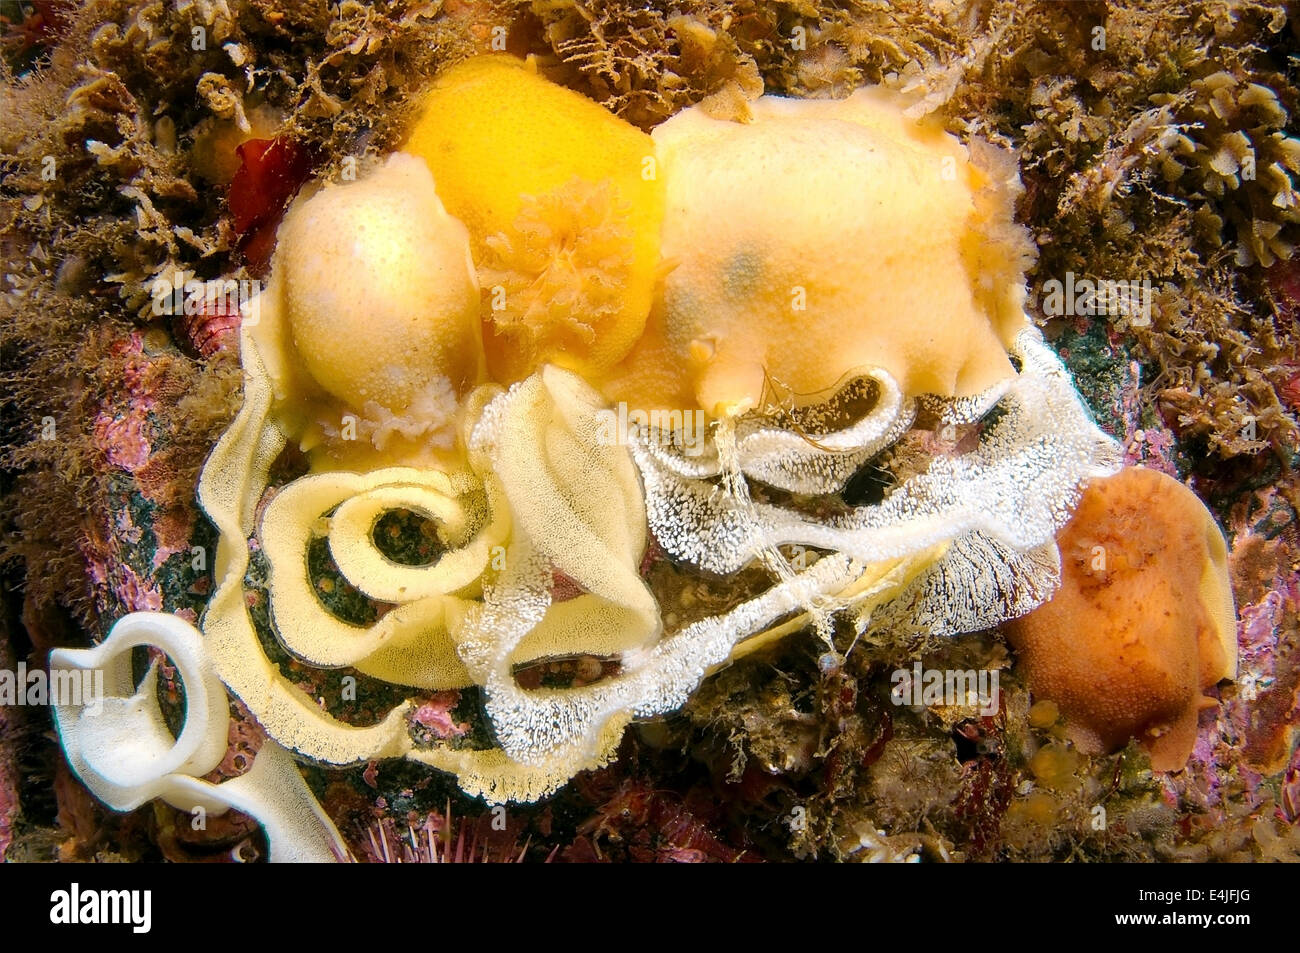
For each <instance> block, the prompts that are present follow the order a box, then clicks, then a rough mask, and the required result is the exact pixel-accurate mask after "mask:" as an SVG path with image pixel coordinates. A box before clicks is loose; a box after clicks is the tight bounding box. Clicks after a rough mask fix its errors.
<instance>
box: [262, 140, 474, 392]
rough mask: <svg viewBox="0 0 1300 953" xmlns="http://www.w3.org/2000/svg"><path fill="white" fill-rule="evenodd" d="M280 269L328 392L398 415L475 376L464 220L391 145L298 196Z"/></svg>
mask: <svg viewBox="0 0 1300 953" xmlns="http://www.w3.org/2000/svg"><path fill="white" fill-rule="evenodd" d="M278 243H279V244H278V248H279V252H278V254H277V256H276V262H275V267H276V270H277V273H278V274H277V278H278V279H279V282H280V284H279V287H280V288H282V293H283V296H284V297H283V301H284V306H285V313H286V315H287V318H288V324H289V329H290V332H291V334H292V337H293V344H294V347H295V350H296V353H297V355H298V356H299V358H300V359H301V361H302V363H303V365H304V367H305V369H306V370H307V372H308V373H309V374H310V375H311V377H312V378H313V379H314V380H315V381H316V383H317V384H319V385H320V386H321V387H323V388H324V389H325V390H326V391H328V392H329V393H330V394H332V395H334V396H335V397H337V398H339V399H340V400H342V401H344V402H345V403H346V404H348V405H349V406H350V407H352V408H354V409H357V410H361V409H363V408H364V407H365V405H366V404H367V403H370V402H373V403H375V404H378V405H379V406H381V407H383V408H385V409H386V410H388V411H391V412H395V413H400V412H401V411H403V410H405V409H406V408H407V407H408V406H409V405H410V404H411V403H412V402H413V401H414V400H415V399H416V397H417V396H418V395H420V394H421V393H427V392H429V391H430V390H431V389H434V390H441V391H443V392H444V393H446V395H447V397H448V398H454V397H459V396H461V395H463V394H465V393H466V392H467V391H468V390H469V389H470V388H471V387H473V386H474V385H475V384H477V383H479V381H480V379H481V376H482V367H483V359H482V345H481V342H480V338H479V328H478V285H477V282H476V279H475V275H474V269H473V265H472V263H471V261H470V258H469V245H468V242H467V238H466V234H465V229H464V226H462V225H461V224H460V223H459V222H457V221H456V220H455V219H453V218H451V217H450V216H449V215H448V214H447V212H446V210H445V209H444V208H443V206H442V203H441V202H440V201H439V200H438V195H437V193H436V192H434V188H433V179H432V178H431V177H430V176H429V173H428V170H427V169H425V168H424V166H423V165H422V164H421V163H420V162H419V161H417V160H415V159H412V158H411V157H409V156H403V155H395V156H393V157H391V158H390V159H389V160H388V161H387V163H385V164H384V165H383V166H381V167H380V168H379V169H376V170H375V171H374V172H373V173H372V174H370V175H368V176H365V177H364V178H362V179H360V180H358V181H356V182H351V183H346V184H344V185H339V186H327V187H326V188H324V189H322V190H321V191H319V192H317V193H316V194H315V195H313V196H312V197H311V198H309V199H307V200H306V201H304V202H298V203H295V204H294V206H293V209H292V210H291V211H290V212H289V214H288V215H287V216H286V217H285V220H284V224H283V225H282V226H281V227H280V231H279V234H278Z"/></svg>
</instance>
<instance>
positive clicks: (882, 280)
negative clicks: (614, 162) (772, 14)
mask: <svg viewBox="0 0 1300 953" xmlns="http://www.w3.org/2000/svg"><path fill="white" fill-rule="evenodd" d="M900 106H901V103H899V102H898V101H897V100H896V99H895V98H894V97H893V96H892V95H891V94H890V93H888V92H886V91H883V90H878V89H863V90H859V91H858V92H856V93H854V94H853V95H852V96H851V97H849V98H848V99H847V100H843V101H838V102H836V101H807V100H790V99H782V98H779V97H774V96H764V97H762V98H761V99H759V100H758V101H756V102H755V103H752V104H751V112H752V121H751V122H748V123H741V122H732V121H728V120H721V119H715V118H712V117H710V116H709V115H708V114H706V113H705V112H704V111H702V110H700V109H699V108H694V109H688V110H686V111H684V112H682V113H679V114H678V115H677V116H675V117H673V118H672V119H670V120H668V121H667V122H665V123H664V124H663V125H661V126H659V127H658V128H657V129H655V131H654V134H653V135H654V140H655V143H656V145H657V147H658V150H659V157H660V160H661V163H662V168H663V174H664V179H665V188H666V190H667V207H666V211H665V217H664V230H663V244H662V249H661V252H662V255H663V258H664V261H665V266H664V267H665V270H666V271H667V274H666V276H665V278H664V280H663V283H662V286H661V288H660V290H659V294H658V295H657V297H656V301H655V312H656V313H655V315H654V316H653V317H652V319H651V329H652V330H651V333H648V334H647V335H646V337H645V338H644V339H643V340H642V342H641V343H640V344H639V345H638V348H637V350H636V351H635V352H634V353H633V354H632V355H631V357H630V358H629V359H628V361H626V362H625V363H624V365H623V366H622V367H621V368H620V369H619V370H618V371H617V372H616V373H614V374H613V375H611V376H610V378H609V380H608V381H607V382H606V384H605V388H604V389H605V390H606V392H607V393H608V394H610V395H611V396H612V397H614V398H615V399H624V400H626V401H627V402H628V404H629V406H643V407H658V406H665V405H667V406H680V405H679V404H676V403H675V402H676V401H680V400H681V399H682V397H683V389H682V385H681V384H680V383H677V382H683V381H684V382H686V386H687V388H688V389H689V391H690V392H691V393H692V395H693V397H694V402H695V403H697V404H698V406H699V407H702V408H703V409H704V410H706V411H707V412H709V413H710V414H713V415H715V416H723V415H726V414H734V413H740V412H743V411H744V410H746V409H749V408H752V407H755V406H758V405H759V404H760V402H761V398H762V395H763V391H764V386H765V383H768V382H769V378H770V382H775V383H778V384H779V385H781V386H782V388H783V389H784V390H786V391H793V392H794V393H795V394H811V393H814V392H817V391H821V390H824V389H825V388H827V387H830V386H832V385H834V384H835V383H836V382H837V381H838V380H839V379H840V378H841V377H842V376H843V375H844V374H845V373H846V372H848V371H850V370H852V369H854V368H855V367H859V366H872V367H883V368H884V369H885V370H887V371H889V372H890V373H891V374H892V375H893V376H894V377H895V378H896V379H897V380H898V381H899V383H900V385H901V386H902V389H903V391H904V393H905V394H908V395H915V394H920V393H933V394H937V395H940V396H944V397H954V396H956V397H960V396H967V395H970V394H974V393H978V392H980V391H982V390H984V389H985V388H987V387H989V386H991V385H993V384H994V383H996V382H997V381H998V380H1000V379H1002V378H1005V377H1009V376H1010V375H1011V374H1012V368H1011V365H1010V363H1009V362H1008V360H1007V356H1006V353H1005V348H1006V345H1007V344H1009V343H1010V341H1011V340H1012V338H1013V337H1014V334H1015V332H1016V330H1017V329H1018V328H1019V327H1021V326H1022V324H1023V321H1024V316H1023V311H1022V307H1021V306H1022V303H1023V285H1024V273H1023V269H1024V265H1025V262H1026V261H1027V260H1028V259H1027V255H1028V248H1029V246H1028V244H1027V239H1026V238H1024V236H1023V235H1022V234H1020V233H1019V231H1018V230H1016V229H1015V228H1014V227H1013V226H1012V225H1011V224H1010V222H1011V218H1010V212H1009V209H1008V208H1007V206H1006V203H1005V202H999V201H992V200H990V199H989V197H988V196H989V195H990V194H991V193H992V191H993V186H994V181H993V178H992V176H991V175H990V173H988V172H986V171H984V170H982V169H980V168H978V167H977V166H976V165H975V164H974V163H972V161H971V158H970V156H969V155H968V153H967V150H966V148H965V147H964V146H962V145H961V143H959V142H958V141H957V139H955V138H954V137H953V136H951V135H949V134H947V133H946V132H944V131H943V130H942V129H941V128H940V127H939V126H938V125H936V124H934V123H932V122H915V121H912V120H910V119H907V118H906V117H905V116H904V115H903V113H902V112H901V109H900ZM669 269H670V270H669Z"/></svg>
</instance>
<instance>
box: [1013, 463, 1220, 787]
mask: <svg viewBox="0 0 1300 953" xmlns="http://www.w3.org/2000/svg"><path fill="white" fill-rule="evenodd" d="M1057 542H1058V544H1059V546H1060V549H1061V577H1062V581H1061V589H1060V591H1059V592H1057V594H1056V595H1055V596H1054V597H1053V598H1052V600H1051V601H1050V602H1048V603H1046V604H1045V605H1043V606H1041V607H1040V608H1038V609H1037V610H1035V611H1034V612H1031V613H1030V614H1029V615H1027V616H1025V617H1023V618H1021V619H1017V620H1016V621H1014V622H1012V623H1010V624H1009V625H1008V626H1006V630H1005V631H1006V634H1007V637H1008V639H1009V640H1010V642H1011V644H1012V646H1013V647H1014V648H1015V649H1016V651H1017V653H1018V655H1019V662H1020V664H1021V665H1022V666H1024V668H1025V669H1026V670H1027V672H1028V677H1029V684H1030V687H1031V689H1032V691H1033V693H1034V695H1035V696H1036V697H1037V698H1040V699H1050V700H1051V701H1053V702H1055V703H1056V704H1057V705H1058V706H1059V707H1060V710H1061V712H1062V713H1063V714H1064V715H1065V717H1066V723H1067V731H1068V734H1069V737H1070V738H1071V740H1073V741H1074V742H1075V744H1076V746H1077V747H1078V748H1079V750H1081V751H1083V752H1085V753H1089V754H1098V753H1101V752H1103V751H1113V750H1116V749H1118V748H1121V747H1123V746H1124V745H1125V744H1127V743H1128V740H1129V739H1130V738H1137V739H1138V740H1139V741H1140V742H1141V743H1142V744H1143V746H1144V747H1146V748H1147V750H1148V751H1149V752H1150V754H1151V764H1152V766H1153V767H1154V768H1155V769H1156V770H1161V771H1176V770H1178V769H1180V768H1181V767H1182V766H1183V765H1184V764H1185V763H1186V761H1187V758H1188V757H1189V756H1190V755H1191V752H1192V746H1193V745H1194V744H1195V741H1196V721H1197V713H1198V712H1199V711H1200V710H1201V709H1202V708H1204V707H1207V706H1213V705H1214V704H1215V702H1214V701H1213V700H1212V699H1209V698H1206V697H1205V696H1204V695H1203V694H1202V692H1203V691H1204V690H1205V689H1208V688H1210V687H1211V686H1213V685H1214V684H1216V683H1217V682H1218V681H1220V680H1221V679H1225V678H1233V677H1235V676H1236V669H1237V641H1236V612H1235V609H1234V606H1233V599H1232V589H1231V586H1230V584H1229V581H1228V568H1227V545H1226V543H1225V541H1224V538H1223V534H1222V533H1221V532H1220V530H1219V527H1218V525H1217V524H1216V523H1215V521H1214V517H1213V516H1211V515H1210V512H1209V511H1208V510H1207V509H1206V508H1205V505H1204V504H1203V503H1201V501H1200V500H1199V499H1198V498H1197V497H1196V495H1195V494H1194V493H1192V491H1191V490H1189V489H1188V488H1187V487H1185V486H1183V484H1181V483H1179V482H1178V481H1177V480H1175V479H1173V478H1172V477H1168V476H1165V475H1164V474H1162V473H1158V472H1156V471H1154V470H1145V469H1140V468H1133V469H1125V470H1121V471H1120V472H1119V473H1117V474H1116V475H1114V476H1112V477H1107V478H1105V479H1101V480H1094V481H1093V482H1091V483H1090V484H1089V485H1088V487H1087V488H1086V490H1085V491H1084V494H1083V498H1082V500H1081V501H1080V503H1079V507H1078V509H1077V510H1076V511H1075V514H1074V517H1073V518H1072V519H1071V520H1070V522H1069V523H1068V524H1066V526H1065V527H1064V529H1062V531H1061V533H1060V535H1059V537H1058V539H1057Z"/></svg>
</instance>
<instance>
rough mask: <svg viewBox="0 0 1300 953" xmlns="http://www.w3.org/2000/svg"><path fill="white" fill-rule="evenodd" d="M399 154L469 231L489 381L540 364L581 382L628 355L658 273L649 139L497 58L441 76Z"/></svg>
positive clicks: (512, 377)
mask: <svg viewBox="0 0 1300 953" xmlns="http://www.w3.org/2000/svg"><path fill="white" fill-rule="evenodd" d="M402 148H403V149H404V150H405V151H407V152H410V153H412V154H414V155H418V156H420V158H422V159H423V160H424V161H425V162H426V163H428V166H429V168H430V169H431V170H432V171H433V176H434V178H435V179H436V180H437V183H438V194H439V195H440V196H441V197H442V200H443V201H444V202H446V204H447V208H448V209H449V210H450V211H451V213H452V214H453V215H455V216H456V217H458V218H460V219H461V220H462V221H464V222H465V224H466V226H467V227H468V228H469V232H470V238H471V243H472V246H473V252H474V260H475V262H476V263H477V265H478V267H479V269H480V279H481V284H482V285H483V321H484V326H485V345H486V348H487V355H488V364H489V369H490V370H491V371H492V374H493V377H494V378H495V379H497V380H499V381H502V382H512V381H516V380H520V379H522V378H524V377H526V376H527V375H528V374H529V373H531V372H532V371H533V370H535V369H536V368H537V367H539V366H540V365H541V364H543V363H547V362H549V363H553V364H557V365H559V366H561V367H565V368H567V369H569V370H573V371H576V372H577V373H579V374H582V375H583V376H590V375H592V374H595V373H599V372H601V371H604V370H605V369H607V368H608V367H610V366H611V365H613V364H614V363H616V362H617V361H618V360H620V359H621V358H622V357H623V356H624V355H626V354H627V352H628V351H629V350H630V349H631V347H632V345H633V343H634V342H635V341H636V340H637V338H638V337H640V336H641V332H642V331H643V330H644V328H645V322H646V316H647V315H648V314H649V311H650V300H651V294H652V290H653V287H654V282H655V278H656V275H657V269H658V262H659V226H660V222H661V220H662V216H663V188H662V184H661V182H660V179H659V174H658V165H657V160H656V158H655V149H654V142H653V141H652V140H651V139H650V137H649V136H647V135H646V134H645V133H643V132H641V131H640V130H639V129H637V128H636V127H634V126H632V125H631V124H629V123H627V122H624V121H623V120H621V119H619V118H617V117H615V116H613V115H612V114H610V113H609V112H607V111H606V110H605V109H603V108H602V107H600V106H598V105H597V104H596V103H594V102H592V101H591V100H589V99H586V98H584V97H583V96H580V95H579V94H578V93H575V92H573V91H572V90H569V89H565V88H564V87H562V86H558V85H556V84H555V83H552V82H550V81H548V80H546V79H544V78H542V77H541V76H539V75H537V73H536V72H535V71H534V70H533V69H532V68H531V65H530V64H528V63H526V62H525V61H523V60H519V59H516V58H515V57H512V56H505V55H501V56H482V57H475V58H473V59H470V60H466V61H465V62H463V63H460V64H458V65H456V66H454V67H452V68H451V69H449V70H447V71H446V72H445V73H443V74H441V75H440V76H439V77H438V79H437V81H436V82H435V83H434V85H433V87H432V88H431V89H430V90H429V92H428V93H427V94H426V97H425V99H424V101H423V103H422V112H421V115H420V118H419V120H418V121H417V122H416V124H415V126H414V128H413V129H412V131H411V134H410V136H409V138H408V139H407V141H406V144H405V145H404V146H403V147H402Z"/></svg>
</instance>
